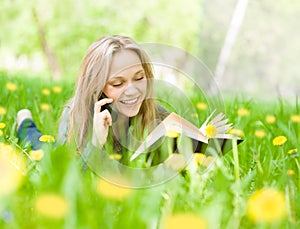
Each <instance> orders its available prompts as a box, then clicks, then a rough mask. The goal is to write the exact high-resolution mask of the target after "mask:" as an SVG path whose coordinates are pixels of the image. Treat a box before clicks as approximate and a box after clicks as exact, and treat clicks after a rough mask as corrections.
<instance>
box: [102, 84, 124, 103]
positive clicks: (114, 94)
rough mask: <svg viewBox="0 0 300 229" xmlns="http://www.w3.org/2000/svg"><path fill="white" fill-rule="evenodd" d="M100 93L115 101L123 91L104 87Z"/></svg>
mask: <svg viewBox="0 0 300 229" xmlns="http://www.w3.org/2000/svg"><path fill="white" fill-rule="evenodd" d="M102 91H103V93H104V94H105V95H106V96H107V97H108V98H113V99H114V100H116V99H118V98H119V96H120V95H121V94H122V92H123V89H120V88H119V89H118V88H115V87H112V86H106V87H104V88H103V90H102Z"/></svg>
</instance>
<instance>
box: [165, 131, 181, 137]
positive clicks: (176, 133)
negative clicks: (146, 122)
mask: <svg viewBox="0 0 300 229" xmlns="http://www.w3.org/2000/svg"><path fill="white" fill-rule="evenodd" d="M165 136H167V137H169V138H177V137H178V136H179V133H178V132H177V131H176V130H172V129H168V130H167V131H166V132H165Z"/></svg>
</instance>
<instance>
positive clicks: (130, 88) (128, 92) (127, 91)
mask: <svg viewBox="0 0 300 229" xmlns="http://www.w3.org/2000/svg"><path fill="white" fill-rule="evenodd" d="M137 92H138V89H137V88H136V86H135V85H134V84H132V83H129V84H128V86H127V87H126V89H125V91H124V94H125V95H135V94H137Z"/></svg>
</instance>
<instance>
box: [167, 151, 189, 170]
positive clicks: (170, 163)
mask: <svg viewBox="0 0 300 229" xmlns="http://www.w3.org/2000/svg"><path fill="white" fill-rule="evenodd" d="M165 165H166V166H167V167H169V168H171V169H173V170H174V171H181V170H182V169H184V167H185V166H186V159H185V157H184V156H183V155H181V154H178V153H174V154H171V155H170V156H169V157H168V159H167V160H166V161H165Z"/></svg>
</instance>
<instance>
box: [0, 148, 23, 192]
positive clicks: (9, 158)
mask: <svg viewBox="0 0 300 229" xmlns="http://www.w3.org/2000/svg"><path fill="white" fill-rule="evenodd" d="M25 170H26V163H25V161H24V158H23V157H22V156H21V155H20V154H19V153H18V152H16V151H15V149H14V148H13V147H11V146H10V145H6V144H3V143H1V144H0V174H1V176H0V197H1V196H4V195H8V194H11V193H13V192H14V191H16V190H17V189H18V188H19V187H20V186H21V184H22V183H23V178H24V175H25Z"/></svg>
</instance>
